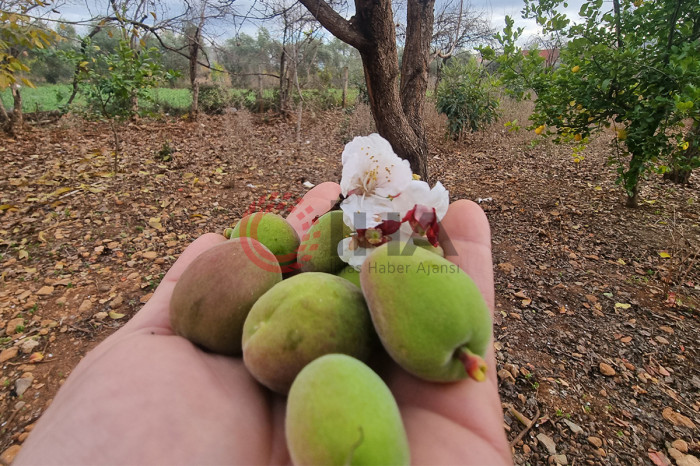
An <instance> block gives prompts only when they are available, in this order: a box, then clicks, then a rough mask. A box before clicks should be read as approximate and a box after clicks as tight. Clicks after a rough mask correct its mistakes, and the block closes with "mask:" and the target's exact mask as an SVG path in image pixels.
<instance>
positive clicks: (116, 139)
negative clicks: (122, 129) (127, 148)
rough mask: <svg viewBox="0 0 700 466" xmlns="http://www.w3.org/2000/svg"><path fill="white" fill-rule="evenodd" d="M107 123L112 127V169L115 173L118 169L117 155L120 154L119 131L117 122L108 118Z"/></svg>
mask: <svg viewBox="0 0 700 466" xmlns="http://www.w3.org/2000/svg"><path fill="white" fill-rule="evenodd" d="M109 125H110V127H111V128H112V137H113V139H114V164H113V167H112V169H113V170H114V174H115V175H116V173H117V171H119V155H120V154H121V150H122V148H121V142H120V140H119V131H117V124H116V123H115V122H114V119H110V120H109Z"/></svg>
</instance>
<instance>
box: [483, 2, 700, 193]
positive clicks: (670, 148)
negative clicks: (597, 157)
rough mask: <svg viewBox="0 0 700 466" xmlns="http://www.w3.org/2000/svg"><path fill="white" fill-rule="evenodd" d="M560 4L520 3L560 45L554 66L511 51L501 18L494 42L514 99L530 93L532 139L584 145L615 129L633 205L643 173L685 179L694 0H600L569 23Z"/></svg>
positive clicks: (696, 98) (699, 19)
mask: <svg viewBox="0 0 700 466" xmlns="http://www.w3.org/2000/svg"><path fill="white" fill-rule="evenodd" d="M562 3H563V0H539V1H530V0H526V2H525V8H524V10H523V16H524V17H525V18H532V19H535V20H536V21H537V23H538V24H539V25H540V26H541V27H542V29H543V31H544V33H545V34H549V35H556V36H559V37H562V38H563V39H564V40H563V41H562V42H563V43H565V45H564V46H563V48H562V50H561V55H560V61H559V64H558V65H557V66H551V67H547V66H544V64H543V61H544V59H543V57H542V56H540V54H539V53H523V51H522V50H521V49H520V48H519V47H518V46H517V45H516V41H517V39H518V38H519V36H520V35H521V34H522V29H514V28H513V21H512V19H510V18H507V23H506V28H505V29H504V30H503V33H502V34H498V37H497V38H498V40H499V42H500V43H501V45H502V47H503V51H504V53H503V54H502V55H501V56H500V57H498V58H497V60H498V62H499V64H500V65H501V67H500V69H501V71H502V73H503V75H502V78H503V80H504V81H505V82H506V83H508V85H509V86H508V87H509V88H510V89H511V90H513V91H515V92H516V94H519V95H521V96H522V95H523V93H524V91H525V90H526V89H528V88H530V89H533V90H534V91H535V93H536V96H537V97H536V102H535V112H534V113H533V115H532V117H531V119H532V121H533V123H534V125H533V127H537V133H538V134H540V133H541V134H543V135H553V136H555V139H556V140H558V141H574V142H579V143H585V142H586V140H587V137H588V136H589V135H590V134H591V133H593V132H596V131H599V130H601V128H603V127H607V126H609V125H610V124H613V125H615V129H616V130H617V138H616V140H615V144H616V146H617V148H618V150H617V151H616V155H615V156H614V157H613V158H612V159H611V163H614V164H617V166H618V174H619V176H618V182H619V183H620V184H621V185H622V186H623V187H624V189H625V191H626V193H627V205H628V206H636V205H637V203H638V192H639V182H640V180H641V179H642V178H643V177H644V176H645V174H646V173H648V172H649V171H650V170H655V171H658V172H667V171H670V170H681V171H684V172H685V173H689V170H692V169H693V168H696V167H698V166H700V159H699V158H698V157H697V150H695V149H696V148H697V144H698V138H697V137H693V134H697V127H698V121H699V120H700V109H699V108H698V107H699V106H698V102H700V3H699V2H697V0H656V1H645V0H634V1H630V0H613V2H612V9H609V10H608V7H607V4H604V2H603V0H590V1H586V2H584V3H583V5H582V6H581V9H580V12H579V15H580V17H581V20H580V21H578V22H576V23H574V22H572V21H571V20H569V18H567V17H566V15H564V14H562V13H560V12H559V11H558V10H557V8H558V7H559V6H560V5H561V4H562ZM531 52H534V51H531ZM484 53H485V55H486V56H487V57H488V56H491V57H493V54H492V51H491V50H488V49H484ZM688 121H691V129H690V130H688V129H687V122H688ZM692 154H695V155H692Z"/></svg>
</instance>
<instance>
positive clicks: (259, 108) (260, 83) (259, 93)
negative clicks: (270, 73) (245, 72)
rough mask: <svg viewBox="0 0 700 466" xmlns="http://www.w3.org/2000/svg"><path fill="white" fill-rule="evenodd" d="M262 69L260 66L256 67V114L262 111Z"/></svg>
mask: <svg viewBox="0 0 700 466" xmlns="http://www.w3.org/2000/svg"><path fill="white" fill-rule="evenodd" d="M262 73H263V69H262V65H258V113H262V111H263V76H262Z"/></svg>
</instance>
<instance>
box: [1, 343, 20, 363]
mask: <svg viewBox="0 0 700 466" xmlns="http://www.w3.org/2000/svg"><path fill="white" fill-rule="evenodd" d="M17 353H19V348H17V347H16V346H13V347H12V348H7V349H4V350H2V352H1V353H0V363H3V362H5V361H9V360H10V359H12V358H14V357H15V356H17Z"/></svg>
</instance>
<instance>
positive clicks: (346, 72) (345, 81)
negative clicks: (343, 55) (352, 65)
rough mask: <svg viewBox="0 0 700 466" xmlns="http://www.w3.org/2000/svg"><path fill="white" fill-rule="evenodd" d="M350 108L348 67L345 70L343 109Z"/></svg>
mask: <svg viewBox="0 0 700 466" xmlns="http://www.w3.org/2000/svg"><path fill="white" fill-rule="evenodd" d="M347 106H348V67H347V66H346V67H344V68H343V108H345V107H347Z"/></svg>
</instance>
